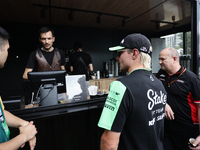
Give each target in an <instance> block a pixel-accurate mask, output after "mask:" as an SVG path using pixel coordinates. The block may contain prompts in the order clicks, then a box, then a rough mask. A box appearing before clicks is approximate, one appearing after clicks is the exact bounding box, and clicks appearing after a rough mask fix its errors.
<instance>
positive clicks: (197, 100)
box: [157, 48, 200, 150]
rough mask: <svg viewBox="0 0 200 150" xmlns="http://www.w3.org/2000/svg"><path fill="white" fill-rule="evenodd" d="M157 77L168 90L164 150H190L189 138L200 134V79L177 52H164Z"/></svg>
mask: <svg viewBox="0 0 200 150" xmlns="http://www.w3.org/2000/svg"><path fill="white" fill-rule="evenodd" d="M159 64H160V65H161V69H160V70H159V72H158V74H157V77H158V78H159V79H160V81H162V83H163V85H164V87H165V89H166V91H167V104H166V108H165V118H166V119H165V136H164V150H188V149H189V147H188V141H189V138H192V137H193V138H194V137H196V136H198V134H199V120H198V109H200V92H199V91H200V80H199V78H198V77H197V76H196V75H195V74H194V73H192V72H191V71H189V70H187V69H186V68H184V67H183V66H181V65H180V64H179V55H178V52H177V51H176V49H174V48H166V49H164V50H162V51H161V52H160V55H159Z"/></svg>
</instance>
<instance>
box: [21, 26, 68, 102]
mask: <svg viewBox="0 0 200 150" xmlns="http://www.w3.org/2000/svg"><path fill="white" fill-rule="evenodd" d="M39 41H40V42H41V44H42V48H40V49H36V50H35V51H32V52H31V54H30V56H29V59H28V62H27V65H26V68H25V71H24V74H23V79H28V76H27V74H28V72H32V71H54V70H65V55H64V53H63V51H61V50H59V49H57V48H54V47H53V43H54V41H55V36H54V31H53V30H52V29H51V28H48V27H42V28H41V29H40V30H39ZM58 99H59V100H66V99H67V98H66V95H65V94H64V93H61V94H58Z"/></svg>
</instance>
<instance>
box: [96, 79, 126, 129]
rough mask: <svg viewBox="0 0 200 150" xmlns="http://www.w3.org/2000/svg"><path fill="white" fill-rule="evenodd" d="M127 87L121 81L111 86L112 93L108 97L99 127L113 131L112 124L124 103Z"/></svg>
mask: <svg viewBox="0 0 200 150" xmlns="http://www.w3.org/2000/svg"><path fill="white" fill-rule="evenodd" d="M125 91H126V87H125V86H124V85H123V84H122V83H121V82H119V81H113V82H112V83H111V85H110V92H109V94H108V96H107V99H106V102H105V105H104V108H103V111H102V114H101V117H100V119H99V123H98V126H99V127H101V128H104V129H107V130H111V128H112V124H113V122H114V120H115V117H116V115H117V112H118V109H119V107H120V104H121V102H122V99H123V96H124V93H125Z"/></svg>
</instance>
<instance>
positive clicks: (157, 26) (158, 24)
mask: <svg viewBox="0 0 200 150" xmlns="http://www.w3.org/2000/svg"><path fill="white" fill-rule="evenodd" d="M159 29H160V23H159V22H156V30H159Z"/></svg>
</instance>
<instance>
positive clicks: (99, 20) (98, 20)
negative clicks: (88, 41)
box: [97, 15, 101, 24]
mask: <svg viewBox="0 0 200 150" xmlns="http://www.w3.org/2000/svg"><path fill="white" fill-rule="evenodd" d="M97 23H98V24H100V23H101V17H100V15H98V16H97Z"/></svg>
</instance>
